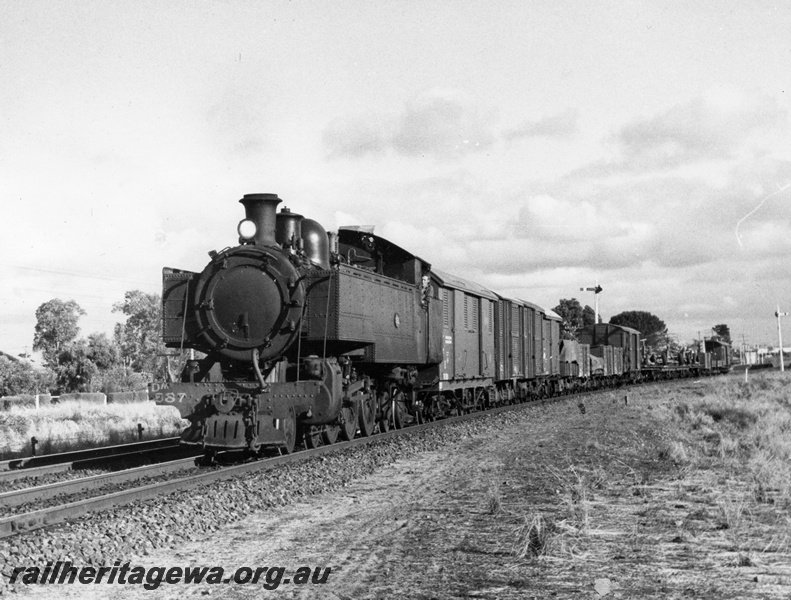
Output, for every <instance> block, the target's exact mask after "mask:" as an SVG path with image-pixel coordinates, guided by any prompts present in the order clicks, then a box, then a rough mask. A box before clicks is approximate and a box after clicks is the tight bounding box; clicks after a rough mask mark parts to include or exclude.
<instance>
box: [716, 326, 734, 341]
mask: <svg viewBox="0 0 791 600" xmlns="http://www.w3.org/2000/svg"><path fill="white" fill-rule="evenodd" d="M712 329H713V330H714V333H716V334H717V335H718V336H719V337H720V338H722V341H724V342H726V343H728V344H730V343H732V340H731V330H730V328H729V327H728V326H727V325H726V324H725V323H720V324H719V325H715V326H714V327H712Z"/></svg>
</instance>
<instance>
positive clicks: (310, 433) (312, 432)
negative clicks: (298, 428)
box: [302, 425, 321, 450]
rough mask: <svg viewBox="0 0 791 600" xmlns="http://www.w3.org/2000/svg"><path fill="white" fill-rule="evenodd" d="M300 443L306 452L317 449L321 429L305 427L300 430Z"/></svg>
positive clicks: (313, 426) (311, 426)
mask: <svg viewBox="0 0 791 600" xmlns="http://www.w3.org/2000/svg"><path fill="white" fill-rule="evenodd" d="M302 441H303V442H304V443H305V448H307V449H308V450H313V449H314V448H318V447H319V446H321V429H320V428H318V427H316V426H315V425H305V426H304V427H303V428H302Z"/></svg>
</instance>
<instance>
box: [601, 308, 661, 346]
mask: <svg viewBox="0 0 791 600" xmlns="http://www.w3.org/2000/svg"><path fill="white" fill-rule="evenodd" d="M610 323H612V324H613V325H621V326H622V327H631V328H632V329H636V330H637V331H639V332H640V333H641V334H642V336H643V338H645V340H646V345H647V346H648V347H649V348H655V349H658V348H659V346H663V345H664V344H665V343H666V341H667V340H666V337H665V334H666V333H667V327H666V326H665V322H664V321H663V320H662V319H660V318H659V317H657V316H656V315H653V314H651V313H650V312H646V311H644V310H627V311H624V312H622V313H618V314H617V315H615V316H614V317H612V318H611V319H610ZM663 347H664V346H663Z"/></svg>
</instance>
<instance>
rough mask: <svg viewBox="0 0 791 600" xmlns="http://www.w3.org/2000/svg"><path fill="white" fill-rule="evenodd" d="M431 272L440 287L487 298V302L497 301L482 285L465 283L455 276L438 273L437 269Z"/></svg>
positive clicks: (493, 294)
mask: <svg viewBox="0 0 791 600" xmlns="http://www.w3.org/2000/svg"><path fill="white" fill-rule="evenodd" d="M431 272H432V273H433V274H434V277H435V278H436V279H437V281H439V283H440V285H442V286H445V287H448V288H453V289H457V290H461V291H463V292H467V293H468V294H473V295H474V296H481V297H482V298H488V299H489V300H497V295H496V294H495V293H494V292H492V291H491V290H487V289H486V288H485V287H483V286H482V285H478V284H477V283H474V282H472V281H467V280H466V279H462V278H461V277H456V276H455V275H451V274H450V273H445V271H440V270H438V269H431Z"/></svg>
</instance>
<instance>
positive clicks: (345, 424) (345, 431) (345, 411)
mask: <svg viewBox="0 0 791 600" xmlns="http://www.w3.org/2000/svg"><path fill="white" fill-rule="evenodd" d="M358 408H359V404H358V402H357V401H352V402H350V403H349V405H348V406H344V407H343V408H341V421H342V423H341V425H340V435H341V439H342V440H343V441H345V442H350V441H352V440H353V439H354V435H355V434H356V433H357V421H358V420H359V419H358V416H357V413H358V412H359V411H358Z"/></svg>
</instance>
